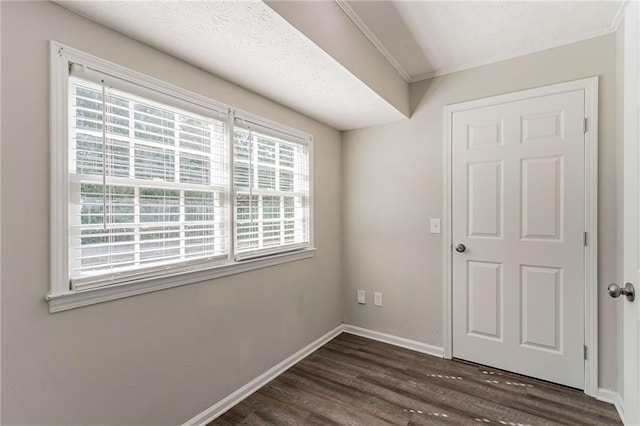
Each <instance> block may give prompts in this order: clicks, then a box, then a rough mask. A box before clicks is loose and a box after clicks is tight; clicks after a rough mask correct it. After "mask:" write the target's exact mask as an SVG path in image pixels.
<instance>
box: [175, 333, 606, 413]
mask: <svg viewBox="0 0 640 426" xmlns="http://www.w3.org/2000/svg"><path fill="white" fill-rule="evenodd" d="M341 333H349V334H355V335H356V336H361V337H366V338H367V339H371V340H377V341H379V342H383V343H388V344H390V345H394V346H399V347H401V348H406V349H411V350H412V351H416V352H421V353H423V354H428V355H433V356H437V357H439V358H442V357H443V355H444V350H443V348H440V347H437V346H432V345H429V344H426V343H422V342H418V341H415V340H410V339H405V338H403V337H398V336H393V335H391V334H386V333H380V332H378V331H373V330H368V329H366V328H361V327H356V326H354V325H349V324H341V325H339V326H337V327H336V328H334V329H333V330H331V331H330V332H328V333H327V334H325V335H324V336H321V337H319V338H318V339H316V340H314V341H313V342H311V343H309V344H308V345H307V346H305V347H304V348H302V349H300V350H299V351H298V352H296V353H294V354H293V355H291V356H290V357H288V358H287V359H285V360H284V361H282V362H280V363H279V364H277V365H275V366H274V367H272V368H270V369H269V370H267V371H265V372H264V373H263V374H261V375H260V376H258V377H256V378H255V379H253V380H252V381H250V382H249V383H247V384H246V385H244V386H242V387H241V388H240V389H238V390H236V391H234V392H232V393H230V394H229V395H227V396H226V397H225V398H223V399H221V400H220V401H218V402H216V403H215V404H213V405H212V406H211V407H209V408H207V409H206V410H204V411H203V412H201V413H200V414H198V415H197V416H195V417H193V418H192V419H190V420H187V421H186V422H185V423H184V424H183V425H182V426H201V425H206V424H207V423H209V422H211V421H212V420H214V419H216V418H217V417H220V416H221V415H222V414H224V413H225V412H227V411H228V410H230V409H231V408H233V406H235V405H236V404H239V403H240V402H242V401H243V400H244V399H246V398H247V397H249V396H250V395H251V394H253V393H254V392H256V391H257V390H259V389H260V388H261V387H263V386H264V385H266V384H267V383H269V382H270V381H272V380H273V379H275V378H276V377H278V376H279V375H280V374H282V373H284V372H285V371H287V370H288V369H289V368H291V367H292V366H294V365H295V364H297V363H298V362H300V361H301V360H302V359H303V358H305V357H306V356H308V355H309V354H311V353H312V352H314V351H316V350H318V349H319V348H320V347H321V346H323V345H324V344H326V343H327V342H329V341H330V340H331V339H333V338H334V337H336V336H338V335H339V334H341ZM607 392H609V391H607Z"/></svg>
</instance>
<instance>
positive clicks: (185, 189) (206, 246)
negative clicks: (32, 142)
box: [49, 42, 312, 299]
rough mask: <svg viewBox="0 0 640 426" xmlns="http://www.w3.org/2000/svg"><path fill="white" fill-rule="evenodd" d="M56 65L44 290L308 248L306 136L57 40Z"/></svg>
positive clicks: (144, 279) (145, 278) (57, 291)
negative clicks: (48, 283)
mask: <svg viewBox="0 0 640 426" xmlns="http://www.w3.org/2000/svg"><path fill="white" fill-rule="evenodd" d="M52 62H54V63H55V64H57V65H58V67H57V68H56V67H55V66H54V63H52V70H53V71H52V72H53V81H52V83H53V85H55V87H53V88H52V120H56V121H57V122H56V123H55V124H56V125H55V126H54V128H53V130H55V129H57V131H53V132H52V141H53V148H52V154H53V163H52V164H53V171H52V173H53V174H54V176H53V181H54V185H53V187H52V191H53V196H52V199H53V202H52V204H53V211H52V216H53V220H52V222H53V223H52V226H53V227H55V228H54V231H53V240H54V241H53V247H52V249H53V250H58V251H57V252H56V254H55V255H54V256H53V257H52V263H53V262H57V263H54V264H53V265H52V268H53V271H52V278H53V280H54V282H53V283H52V291H51V295H50V296H49V298H50V299H55V298H56V296H57V295H61V294H69V293H74V292H78V293H80V292H82V291H84V290H90V289H94V290H95V289H104V288H107V287H114V285H116V284H118V285H119V284H139V283H145V286H147V287H149V288H150V289H153V286H149V282H152V281H153V280H154V279H155V280H158V279H161V278H163V277H167V276H175V275H176V274H184V273H189V272H194V271H198V272H202V271H207V270H210V271H214V272H213V273H212V274H210V275H207V274H202V273H201V274H200V275H198V277H199V279H208V278H211V277H212V276H216V274H220V275H227V274H228V273H233V271H234V270H235V269H237V270H247V269H252V268H251V267H248V266H247V265H252V264H253V265H256V267H258V266H260V265H262V266H266V265H267V264H270V263H272V262H268V263H265V261H264V259H269V258H272V259H273V258H274V256H275V258H277V259H280V260H286V253H300V252H305V251H309V250H308V249H310V248H311V237H312V234H311V229H312V223H311V192H310V187H311V186H310V179H311V175H310V162H311V138H310V136H308V135H305V134H303V133H301V132H298V131H295V130H292V129H288V128H285V127H284V126H280V125H277V124H275V123H271V122H268V121H267V120H264V119H260V118H258V117H255V116H252V115H250V114H247V113H242V112H237V111H233V110H231V109H230V108H229V107H226V106H224V105H222V104H217V103H215V102H214V101H211V100H209V99H206V98H202V97H200V96H198V95H195V94H193V93H190V92H187V91H184V90H182V89H178V88H175V87H173V86H169V85H167V84H164V83H161V82H158V81H156V80H153V79H149V78H148V77H145V76H141V75H139V74H137V73H133V72H131V71H128V70H125V69H123V68H121V67H118V66H115V65H113V64H109V63H107V62H105V61H101V60H98V59H96V58H93V57H90V56H89V55H86V54H83V53H82V52H79V51H77V50H74V49H70V48H68V47H65V46H62V45H59V44H57V43H55V42H52ZM65 105H66V106H65ZM53 109H55V111H53ZM59 111H64V112H65V113H64V114H61V113H59ZM60 120H63V121H64V123H59V121H60ZM52 122H53V121H52ZM61 198H62V199H61ZM61 231H63V232H61ZM61 249H62V251H63V253H60V250H61ZM61 254H62V255H61ZM306 257H308V256H306ZM256 260H259V262H256ZM59 262H64V265H63V267H60V266H59ZM260 262H261V263H260ZM238 265H241V266H238ZM234 268H235V269H234ZM220 271H222V272H220ZM195 280H196V279H195V278H194V280H193V281H195ZM166 284H167V283H164V284H163V286H164V287H166V286H170V285H166ZM149 291H150V290H149Z"/></svg>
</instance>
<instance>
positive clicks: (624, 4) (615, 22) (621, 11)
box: [611, 0, 631, 31]
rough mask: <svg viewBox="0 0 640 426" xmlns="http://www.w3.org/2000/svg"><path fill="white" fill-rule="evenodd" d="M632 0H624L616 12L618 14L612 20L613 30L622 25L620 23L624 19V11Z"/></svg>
mask: <svg viewBox="0 0 640 426" xmlns="http://www.w3.org/2000/svg"><path fill="white" fill-rule="evenodd" d="M630 1H631V0H623V1H622V3H620V7H619V8H618V12H617V13H616V16H614V17H613V21H611V30H612V31H618V28H619V27H620V24H621V23H622V21H623V20H624V12H625V10H627V6H628V5H629V2H630Z"/></svg>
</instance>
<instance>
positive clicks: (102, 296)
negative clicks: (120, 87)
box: [45, 40, 315, 313]
mask: <svg viewBox="0 0 640 426" xmlns="http://www.w3.org/2000/svg"><path fill="white" fill-rule="evenodd" d="M70 62H75V63H81V64H84V65H87V66H90V67H92V68H95V69H100V70H101V71H104V72H106V73H109V74H112V75H116V76H118V77H119V78H123V79H125V80H127V81H133V82H136V83H139V84H141V85H143V86H145V87H147V88H149V89H152V90H155V91H158V92H160V93H163V94H165V95H169V96H173V97H176V98H178V99H188V101H189V102H192V103H195V104H197V105H199V106H201V107H204V108H207V109H210V110H213V111H218V112H220V113H224V114H225V115H226V114H227V112H233V113H235V117H241V118H243V119H244V120H246V121H251V122H253V123H256V124H259V125H261V126H264V127H269V128H272V129H276V130H277V131H279V132H282V133H284V134H288V135H291V136H293V137H296V138H300V139H303V140H304V141H306V142H307V143H308V147H309V246H308V247H307V248H304V249H299V250H296V251H290V252H280V253H276V254H272V255H265V256H264V257H259V258H255V259H248V260H243V261H241V262H235V261H233V253H234V247H233V241H231V242H230V244H229V259H230V260H231V261H230V262H228V263H226V264H224V265H216V266H205V267H203V268H200V269H196V270H192V271H188V272H175V273H170V274H167V275H163V276H161V277H147V278H140V279H136V280H132V281H128V282H126V283H122V284H114V285H110V286H105V287H99V288H92V289H87V290H82V291H72V290H71V289H70V286H69V266H68V253H69V246H68V244H69V241H68V233H69V225H68V208H69V207H68V199H69V183H68V162H67V151H68V149H67V148H68V137H67V136H68V135H67V132H68V130H67V127H68V126H67V111H68V108H67V107H68V105H67V104H68V94H67V90H68V80H69V65H68V64H69V63H70ZM50 89H51V90H50V92H51V96H50V122H49V131H50V138H51V143H50V147H51V148H50V149H51V180H50V182H51V184H50V204H51V212H50V226H51V241H50V261H51V266H50V269H51V271H50V274H51V275H50V291H49V294H48V295H47V296H46V297H45V299H46V300H47V301H48V302H49V312H50V313H54V312H60V311H65V310H68V309H73V308H78V307H81V306H87V305H92V304H95V303H102V302H106V301H109V300H115V299H120V298H124V297H129V296H134V295H138V294H143V293H148V292H152V291H157V290H163V289H166V288H172V287H177V286H181V285H186V284H192V283H195V282H201V281H207V280H211V279H214V278H219V277H224V276H227V275H232V274H237V273H241V272H247V271H251V270H254V269H260V268H266V267H270V266H275V265H279V264H283V263H287V262H293V261H297V260H301V259H307V258H310V257H313V255H314V252H315V248H314V247H315V246H314V218H313V216H314V214H313V210H314V209H313V199H314V194H313V188H314V185H313V137H312V136H311V135H309V134H307V133H304V132H301V131H299V130H296V129H293V128H290V127H287V126H284V125H282V124H279V123H276V122H273V121H271V120H268V119H265V118H262V117H259V116H257V115H254V114H251V113H248V112H245V111H241V110H236V109H234V108H232V107H230V106H229V105H225V104H223V103H220V102H216V101H214V100H212V99H209V98H207V97H205V96H202V95H199V94H197V93H193V92H190V91H188V90H185V89H182V88H180V87H177V86H174V85H171V84H169V83H165V82H163V81H160V80H157V79H155V78H152V77H149V76H146V75H144V74H140V73H138V72H136V71H132V70H129V69H127V68H125V67H122V66H119V65H116V64H113V63H111V62H108V61H105V60H103V59H100V58H98V57H95V56H93V55H90V54H87V53H84V52H82V51H80V50H77V49H74V48H71V47H68V46H66V45H63V44H61V43H59V42H56V41H53V40H52V41H51V42H50ZM233 115H234V114H229V116H230V117H233ZM228 127H229V131H230V132H231V131H232V128H231V126H228ZM230 136H232V135H230ZM229 143H230V144H231V145H232V144H233V139H230V140H229ZM229 151H230V155H231V156H232V155H233V154H232V152H233V150H232V149H230V150H229ZM230 159H231V160H232V159H233V157H231V158H230ZM231 164H232V163H231ZM229 169H230V184H231V185H232V184H233V167H231V165H230V167H229ZM230 192H232V191H230ZM229 201H231V200H229ZM229 215H230V218H229V219H230V220H229V221H228V222H229V227H230V228H231V229H229V231H231V230H232V229H233V226H234V223H233V222H234V212H233V211H230V212H229ZM229 235H233V234H232V233H230V234H229ZM231 240H233V238H231ZM285 250H286V248H285Z"/></svg>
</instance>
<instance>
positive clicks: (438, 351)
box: [343, 324, 444, 358]
mask: <svg viewBox="0 0 640 426" xmlns="http://www.w3.org/2000/svg"><path fill="white" fill-rule="evenodd" d="M343 331H344V332H345V333H349V334H355V335H356V336H360V337H366V338H367V339H371V340H377V341H379V342H383V343H388V344H390V345H394V346H400V347H401V348H405V349H411V350H412V351H416V352H421V353H423V354H428V355H433V356H437V357H439V358H442V357H444V349H443V348H441V347H438V346H432V345H429V344H427V343H422V342H418V341H416V340H410V339H405V338H404V337H398V336H394V335H391V334H386V333H380V332H378V331H373V330H368V329H366V328H361V327H356V326H355V325H349V324H343Z"/></svg>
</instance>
